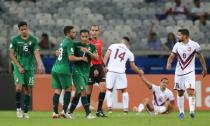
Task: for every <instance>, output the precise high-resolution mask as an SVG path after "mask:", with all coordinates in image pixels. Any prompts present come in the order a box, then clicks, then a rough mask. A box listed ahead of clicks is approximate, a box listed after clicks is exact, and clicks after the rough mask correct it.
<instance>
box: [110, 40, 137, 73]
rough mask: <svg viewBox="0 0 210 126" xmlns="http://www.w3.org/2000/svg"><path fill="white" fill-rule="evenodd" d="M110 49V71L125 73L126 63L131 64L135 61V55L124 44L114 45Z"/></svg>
mask: <svg viewBox="0 0 210 126" xmlns="http://www.w3.org/2000/svg"><path fill="white" fill-rule="evenodd" d="M108 49H109V50H110V51H111V54H110V57H109V62H108V70H109V71H110V72H116V73H125V70H126V66H125V65H126V62H127V61H128V60H129V61H130V62H132V61H134V55H133V53H132V52H131V51H130V50H129V49H128V47H127V46H126V45H125V44H123V43H118V44H112V45H110V47H109V48H108Z"/></svg>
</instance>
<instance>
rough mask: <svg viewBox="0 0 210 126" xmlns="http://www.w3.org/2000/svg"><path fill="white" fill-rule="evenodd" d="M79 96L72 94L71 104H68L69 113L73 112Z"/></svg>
mask: <svg viewBox="0 0 210 126" xmlns="http://www.w3.org/2000/svg"><path fill="white" fill-rule="evenodd" d="M79 98H80V96H74V97H73V99H72V101H71V106H70V109H69V112H70V113H73V112H74V110H75V108H76V107H77V104H78V103H79Z"/></svg>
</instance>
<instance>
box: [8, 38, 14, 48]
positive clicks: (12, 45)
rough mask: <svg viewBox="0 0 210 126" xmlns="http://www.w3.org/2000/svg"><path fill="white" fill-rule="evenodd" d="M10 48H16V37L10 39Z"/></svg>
mask: <svg viewBox="0 0 210 126" xmlns="http://www.w3.org/2000/svg"><path fill="white" fill-rule="evenodd" d="M9 48H10V49H14V48H15V39H14V38H12V39H11V40H10V45H9Z"/></svg>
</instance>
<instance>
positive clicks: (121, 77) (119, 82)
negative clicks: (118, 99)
mask: <svg viewBox="0 0 210 126" xmlns="http://www.w3.org/2000/svg"><path fill="white" fill-rule="evenodd" d="M116 88H117V89H119V90H121V92H122V100H123V111H124V113H125V114H126V113H128V105H129V95H128V92H127V78H126V75H125V74H118V75H117V78H116Z"/></svg>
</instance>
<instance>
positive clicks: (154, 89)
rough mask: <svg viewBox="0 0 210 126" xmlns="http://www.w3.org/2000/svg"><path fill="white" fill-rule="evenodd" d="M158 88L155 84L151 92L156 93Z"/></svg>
mask: <svg viewBox="0 0 210 126" xmlns="http://www.w3.org/2000/svg"><path fill="white" fill-rule="evenodd" d="M158 88H159V87H158V86H156V85H155V84H152V91H155V92H156V91H157V90H158Z"/></svg>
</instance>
